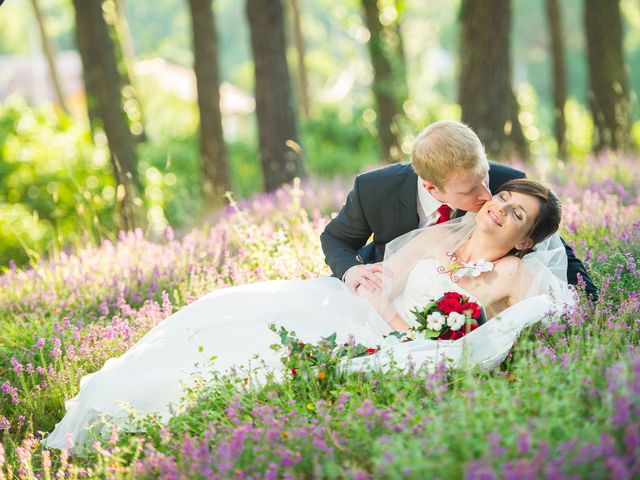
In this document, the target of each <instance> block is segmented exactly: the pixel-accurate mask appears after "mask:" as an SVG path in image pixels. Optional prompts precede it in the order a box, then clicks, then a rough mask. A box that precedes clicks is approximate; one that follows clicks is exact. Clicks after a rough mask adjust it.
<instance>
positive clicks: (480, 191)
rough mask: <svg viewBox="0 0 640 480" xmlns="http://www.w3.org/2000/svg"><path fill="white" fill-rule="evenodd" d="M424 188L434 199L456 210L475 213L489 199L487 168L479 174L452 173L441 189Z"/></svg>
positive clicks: (466, 172)
mask: <svg viewBox="0 0 640 480" xmlns="http://www.w3.org/2000/svg"><path fill="white" fill-rule="evenodd" d="M425 188H427V190H428V191H429V193H431V195H433V197H434V198H436V199H437V200H439V201H440V202H442V203H446V204H448V205H450V206H452V207H453V208H456V209H458V210H465V211H467V212H477V211H478V210H480V208H482V205H484V203H485V202H486V201H487V200H489V199H491V191H490V190H489V168H488V165H487V169H486V170H482V171H480V172H468V171H453V172H452V173H451V174H450V175H449V178H447V180H446V182H445V184H444V186H443V188H441V189H439V188H437V187H434V186H432V188H429V187H428V186H427V185H425Z"/></svg>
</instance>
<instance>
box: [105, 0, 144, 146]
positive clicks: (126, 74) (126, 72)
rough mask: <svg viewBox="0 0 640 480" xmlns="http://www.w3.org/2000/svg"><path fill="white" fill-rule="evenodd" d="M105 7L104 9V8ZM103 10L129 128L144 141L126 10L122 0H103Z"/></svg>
mask: <svg viewBox="0 0 640 480" xmlns="http://www.w3.org/2000/svg"><path fill="white" fill-rule="evenodd" d="M105 7H106V9H105ZM103 11H105V19H106V21H107V25H108V28H109V31H110V35H111V38H112V39H113V44H114V48H115V55H116V61H117V62H118V65H120V66H121V67H120V72H122V74H121V78H122V81H123V84H122V95H123V97H124V102H125V103H128V104H129V105H130V106H129V108H128V109H127V110H126V114H127V118H128V120H129V129H130V130H131V131H132V133H133V134H134V136H135V137H134V138H135V139H136V140H137V141H138V142H145V141H146V140H147V134H146V132H145V129H144V125H145V121H144V111H143V108H142V101H141V100H140V97H139V95H138V94H139V92H140V89H139V87H138V81H137V78H136V72H135V68H134V62H135V53H134V49H133V39H132V38H131V33H130V31H129V22H128V21H127V12H126V6H125V4H124V0H103Z"/></svg>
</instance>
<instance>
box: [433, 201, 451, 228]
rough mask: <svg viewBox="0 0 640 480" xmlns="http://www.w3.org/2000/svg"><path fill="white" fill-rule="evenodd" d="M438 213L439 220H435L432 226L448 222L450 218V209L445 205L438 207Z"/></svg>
mask: <svg viewBox="0 0 640 480" xmlns="http://www.w3.org/2000/svg"><path fill="white" fill-rule="evenodd" d="M438 213H439V214H440V218H438V220H436V223H434V225H438V224H439V223H444V222H446V221H448V220H449V217H450V216H451V207H450V206H449V205H447V204H446V203H445V204H442V205H440V206H439V207H438Z"/></svg>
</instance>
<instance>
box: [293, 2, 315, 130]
mask: <svg viewBox="0 0 640 480" xmlns="http://www.w3.org/2000/svg"><path fill="white" fill-rule="evenodd" d="M291 14H292V16H293V33H294V35H293V38H294V39H295V43H296V53H297V54H298V83H299V88H300V103H301V104H302V113H303V114H304V116H305V118H308V117H309V113H310V111H311V100H310V98H309V82H308V80H307V67H306V65H305V63H304V54H305V46H304V36H303V35H302V25H301V20H300V4H299V1H298V0H291Z"/></svg>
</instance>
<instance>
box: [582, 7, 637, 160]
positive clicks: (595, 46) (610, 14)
mask: <svg viewBox="0 0 640 480" xmlns="http://www.w3.org/2000/svg"><path fill="white" fill-rule="evenodd" d="M585 30H586V34H587V56H588V61H589V92H588V96H589V102H590V104H591V112H592V115H593V121H594V124H595V132H594V133H595V137H594V148H595V150H596V151H600V150H602V149H604V148H610V149H613V150H628V149H629V148H630V146H631V141H630V123H631V121H630V113H631V101H630V97H629V80H628V72H627V68H626V66H625V63H624V57H623V53H622V18H621V15H620V1H619V0H586V2H585Z"/></svg>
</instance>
